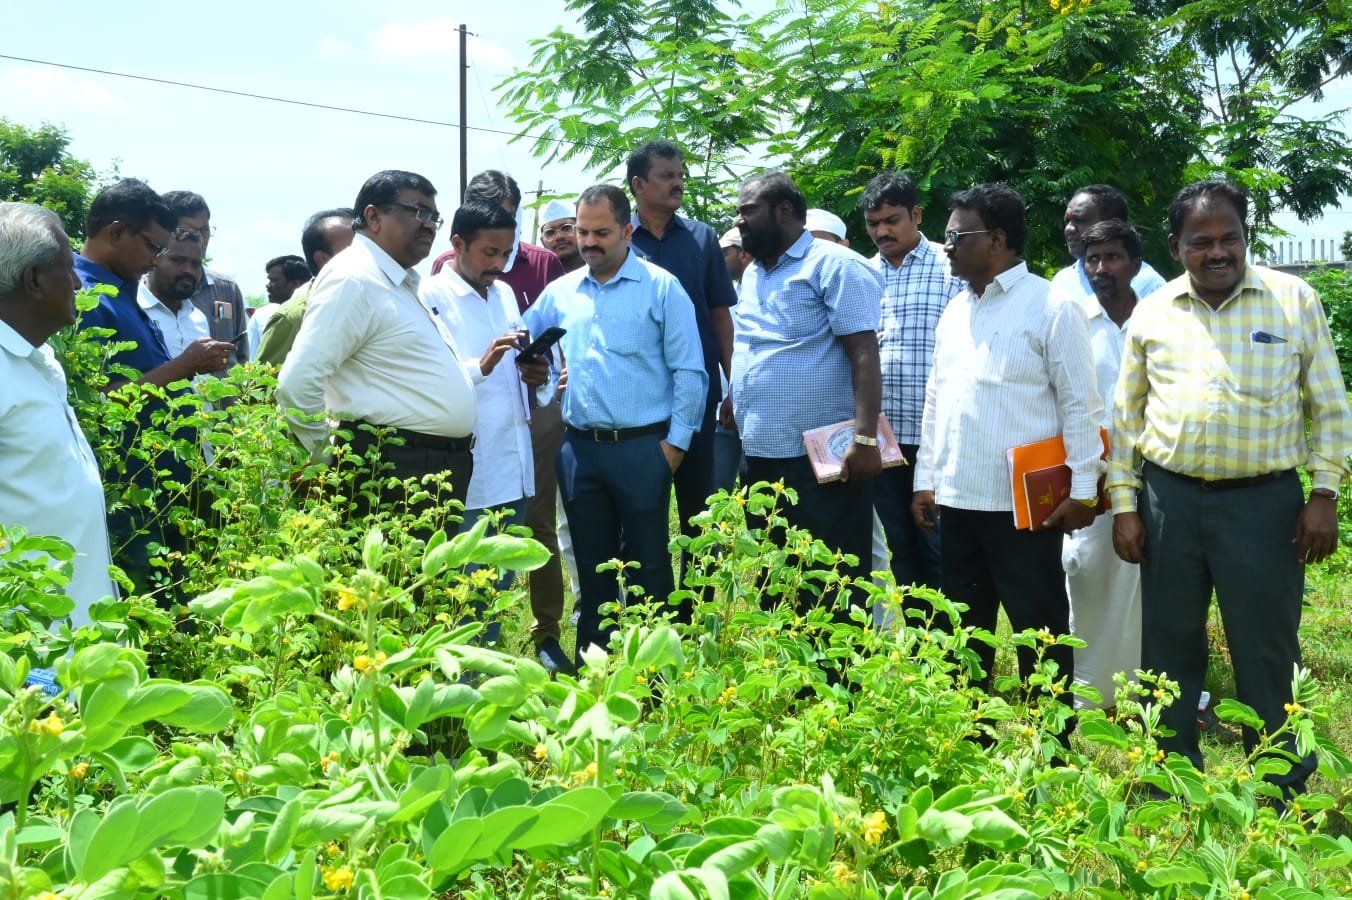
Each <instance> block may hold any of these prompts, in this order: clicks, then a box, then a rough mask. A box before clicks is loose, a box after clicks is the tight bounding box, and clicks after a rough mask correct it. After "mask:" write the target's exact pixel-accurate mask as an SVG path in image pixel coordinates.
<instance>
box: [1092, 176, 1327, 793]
mask: <svg viewBox="0 0 1352 900" xmlns="http://www.w3.org/2000/svg"><path fill="white" fill-rule="evenodd" d="M1248 212H1249V204H1248V198H1247V197H1246V196H1245V195H1244V193H1243V192H1242V191H1241V190H1240V189H1239V188H1237V187H1235V186H1234V185H1233V184H1230V183H1229V182H1225V181H1202V182H1197V183H1195V184H1191V185H1189V186H1188V187H1185V188H1184V189H1183V190H1181V191H1179V193H1178V195H1177V196H1176V197H1175V198H1174V202H1173V205H1172V206H1171V207H1170V210H1169V230H1170V235H1169V248H1170V251H1171V252H1172V254H1173V255H1174V258H1176V259H1178V260H1179V261H1180V262H1181V263H1182V264H1183V266H1184V268H1186V269H1187V273H1186V274H1185V275H1182V276H1180V277H1179V278H1176V279H1174V280H1173V281H1171V282H1169V283H1168V284H1167V285H1165V286H1164V287H1163V288H1161V289H1160V290H1159V291H1157V292H1155V293H1154V294H1152V295H1151V296H1150V297H1148V298H1147V299H1145V300H1143V301H1142V302H1141V303H1140V304H1139V305H1138V306H1137V308H1136V312H1135V314H1134V315H1133V316H1132V319H1131V326H1130V329H1129V331H1128V333H1127V342H1126V348H1125V350H1124V352H1123V356H1122V374H1121V377H1120V378H1119V380H1118V386H1117V399H1116V414H1115V416H1114V420H1113V426H1114V427H1113V453H1112V463H1111V466H1110V472H1109V476H1108V490H1109V493H1110V495H1111V498H1112V504H1113V515H1114V516H1115V518H1114V521H1113V544H1114V548H1115V549H1116V550H1117V553H1118V555H1119V556H1121V557H1122V558H1123V559H1124V560H1126V561H1127V562H1135V563H1140V564H1141V606H1142V622H1141V625H1142V642H1141V663H1142V668H1145V669H1150V670H1153V671H1155V672H1159V673H1164V674H1167V675H1168V677H1169V678H1170V679H1172V680H1174V681H1177V682H1178V685H1179V690H1180V696H1179V698H1178V699H1177V700H1176V701H1175V702H1174V703H1173V705H1172V706H1170V707H1169V708H1167V709H1165V710H1164V712H1163V714H1162V715H1161V723H1162V724H1163V725H1164V726H1165V727H1166V728H1169V729H1172V730H1173V732H1174V735H1173V736H1172V737H1168V738H1163V739H1161V741H1160V744H1161V746H1162V747H1163V748H1164V749H1165V750H1169V751H1173V752H1178V753H1182V754H1184V755H1185V756H1187V757H1188V758H1189V759H1191V760H1192V762H1193V763H1194V764H1195V765H1197V766H1198V767H1201V766H1202V763H1203V760H1202V754H1201V750H1200V748H1199V747H1198V728H1197V718H1196V716H1195V714H1194V710H1196V708H1197V699H1198V695H1199V694H1200V692H1201V690H1202V681H1203V679H1204V678H1205V676H1206V667H1207V649H1208V647H1207V633H1206V617H1207V610H1208V608H1209V607H1210V605H1211V593H1212V590H1213V589H1214V590H1215V593H1216V600H1217V603H1218V604H1219V605H1220V611H1221V618H1222V621H1223V622H1224V623H1225V633H1226V640H1227V642H1228V643H1229V646H1230V656H1231V659H1232V660H1233V663H1234V668H1235V687H1236V691H1237V693H1238V695H1239V699H1240V701H1241V702H1243V703H1246V704H1248V705H1249V706H1251V707H1253V708H1254V710H1255V711H1257V713H1258V715H1259V716H1260V717H1261V718H1262V719H1263V721H1264V722H1265V723H1266V729H1265V730H1266V731H1267V732H1269V733H1271V732H1273V731H1275V730H1276V729H1277V728H1279V727H1280V726H1281V725H1282V724H1283V723H1284V722H1285V721H1286V715H1287V708H1288V706H1289V704H1290V703H1291V702H1292V698H1291V677H1292V670H1293V668H1294V667H1296V666H1298V665H1299V664H1300V645H1299V643H1298V640H1297V631H1298V629H1299V626H1300V605H1301V593H1302V591H1303V588H1304V569H1303V564H1304V563H1307V562H1317V561H1319V560H1321V559H1324V558H1325V557H1327V556H1329V554H1331V553H1332V552H1333V551H1334V549H1335V548H1336V547H1337V543H1338V513H1337V499H1338V486H1339V484H1340V483H1341V482H1342V480H1343V478H1344V477H1345V476H1346V475H1347V473H1348V466H1347V455H1348V453H1349V451H1352V411H1349V408H1348V403H1347V391H1346V388H1345V387H1344V385H1343V379H1342V374H1341V373H1340V372H1339V369H1338V360H1337V357H1336V356H1335V354H1334V350H1333V341H1332V338H1331V337H1330V335H1329V328H1328V322H1327V320H1326V319H1325V317H1324V310H1323V307H1322V306H1321V305H1320V302H1319V297H1318V296H1317V295H1316V294H1315V292H1314V290H1313V289H1312V288H1310V286H1309V285H1307V284H1305V283H1304V282H1302V281H1300V280H1299V279H1297V278H1295V277H1293V276H1290V275H1285V274H1282V273H1280V272H1274V271H1272V270H1271V269H1266V268H1262V267H1260V266H1250V265H1246V263H1245V252H1246V249H1247V243H1248V231H1247V227H1246V225H1245V222H1246V220H1247V218H1248ZM1307 418H1308V419H1309V421H1310V438H1309V440H1308V441H1307V439H1306V436H1305V423H1306V419H1307ZM1299 465H1304V466H1305V467H1306V469H1307V470H1308V471H1309V473H1310V479H1311V481H1312V482H1313V489H1312V490H1311V491H1310V496H1309V499H1308V500H1306V498H1305V497H1304V496H1303V494H1302V490H1301V484H1300V479H1299V477H1298V476H1297V474H1296V471H1295V470H1296V467H1297V466H1299ZM1257 740H1258V734H1257V733H1256V732H1255V731H1254V730H1252V729H1249V728H1245V729H1244V741H1245V745H1246V746H1247V747H1248V748H1250V749H1252V748H1253V746H1254V745H1255V744H1256V743H1257ZM1280 743H1281V744H1282V745H1283V746H1284V747H1285V748H1286V749H1288V750H1290V751H1292V752H1294V750H1295V742H1294V739H1293V738H1291V737H1290V736H1284V737H1283V738H1281V739H1280ZM1314 769H1315V759H1314V755H1313V754H1308V755H1306V756H1304V757H1303V758H1300V759H1299V760H1298V761H1297V762H1296V763H1295V764H1294V765H1293V766H1292V768H1291V770H1290V771H1289V772H1287V773H1286V774H1272V775H1269V776H1268V778H1269V780H1270V781H1272V782H1274V783H1275V784H1277V785H1278V786H1280V787H1281V788H1282V789H1283V792H1284V793H1285V794H1286V796H1287V797H1288V798H1289V796H1290V795H1291V794H1292V793H1294V792H1299V791H1301V790H1303V789H1304V786H1305V780H1306V779H1307V778H1308V777H1309V775H1310V774H1311V773H1312V772H1313V771H1314Z"/></svg>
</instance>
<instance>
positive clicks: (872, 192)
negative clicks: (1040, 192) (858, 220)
mask: <svg viewBox="0 0 1352 900" xmlns="http://www.w3.org/2000/svg"><path fill="white" fill-rule="evenodd" d="M859 210H860V212H862V213H863V214H864V224H865V225H866V226H867V227H868V234H869V237H871V238H872V239H873V243H874V244H876V245H877V247H878V255H877V256H875V257H873V259H871V260H870V262H871V263H872V264H873V266H874V267H875V268H876V269H877V271H878V272H879V274H880V275H881V276H882V278H883V302H882V325H881V327H880V328H879V329H878V356H879V361H880V364H881V367H882V376H883V398H882V409H883V412H884V413H886V414H887V420H888V421H889V422H890V423H891V424H892V430H893V431H894V432H896V435H897V441H898V443H900V444H901V452H902V454H903V455H904V456H905V457H906V465H904V466H898V467H896V468H894V469H887V470H886V471H884V472H883V473H882V474H881V475H879V476H878V478H877V480H876V481H874V482H873V508H874V509H875V510H877V512H878V518H879V519H880V520H882V523H883V531H884V532H886V534H887V545H888V549H889V550H890V551H891V553H892V575H893V576H894V577H895V578H896V582H897V584H903V585H905V584H914V585H919V586H921V587H932V588H935V589H936V590H937V589H938V588H939V586H940V579H941V577H942V575H943V567H942V564H941V562H940V547H939V530H938V528H937V527H936V528H935V530H934V531H933V533H931V534H926V533H925V532H924V531H922V530H920V529H919V528H917V527H916V524H915V520H914V519H913V518H912V516H911V495H912V493H913V487H912V485H913V482H914V479H915V469H914V466H915V454H916V450H917V449H918V447H919V444H920V420H921V419H922V418H923V417H924V414H925V381H926V380H927V379H928V378H929V373H930V365H931V364H932V363H933V361H934V328H935V326H936V325H938V324H939V316H940V315H942V314H943V311H944V307H946V306H948V301H949V300H950V299H952V298H953V297H954V296H955V295H956V294H958V293H959V292H960V291H961V290H962V289H963V288H965V287H966V286H967V284H966V282H964V281H963V280H962V279H961V278H959V277H957V276H956V275H954V274H953V273H952V271H951V269H950V267H949V265H948V260H947V259H946V258H945V257H944V254H943V248H942V247H941V246H940V245H938V244H934V243H931V242H930V241H928V240H926V239H925V236H924V235H923V234H921V233H920V223H921V221H922V218H923V215H924V211H923V210H922V209H921V208H920V205H919V195H918V193H917V191H916V188H915V183H914V182H912V181H911V179H910V176H908V175H906V174H904V173H901V172H884V173H882V174H881V175H878V176H877V177H875V178H874V179H873V180H872V181H870V182H869V183H868V187H866V188H865V189H864V193H863V194H862V195H861V196H860V198H859ZM935 524H936V525H937V524H938V523H935Z"/></svg>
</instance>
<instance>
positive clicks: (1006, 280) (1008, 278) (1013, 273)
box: [985, 260, 1028, 297]
mask: <svg viewBox="0 0 1352 900" xmlns="http://www.w3.org/2000/svg"><path fill="white" fill-rule="evenodd" d="M1026 277H1028V263H1026V262H1024V261H1023V260H1019V263H1018V265H1016V266H1011V267H1010V268H1008V269H1005V270H1004V271H1003V272H1001V273H1000V274H999V275H996V276H995V280H994V281H992V282H991V284H994V285H998V286H999V288H1000V290H998V291H997V292H996V293H997V294H1007V293H1009V292H1010V291H1012V290H1014V286H1015V285H1017V284H1018V283H1019V282H1020V281H1023V279H1024V278H1026ZM990 292H991V289H990V285H987V286H986V290H985V296H987V297H989V296H990Z"/></svg>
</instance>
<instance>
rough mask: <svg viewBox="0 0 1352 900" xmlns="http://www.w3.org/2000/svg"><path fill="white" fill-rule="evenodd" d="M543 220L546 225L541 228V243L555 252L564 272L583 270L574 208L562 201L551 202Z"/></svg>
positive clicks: (546, 207)
mask: <svg viewBox="0 0 1352 900" xmlns="http://www.w3.org/2000/svg"><path fill="white" fill-rule="evenodd" d="M541 218H542V219H543V220H544V224H543V225H541V226H540V241H541V242H542V243H543V244H544V245H545V246H546V247H548V248H549V249H550V250H553V251H554V255H555V256H557V257H558V258H559V262H561V263H563V271H565V272H575V271H577V270H578V269H580V268H582V266H583V262H582V252H581V251H580V250H578V249H577V235H576V234H575V233H574V231H573V226H574V225H576V224H577V216H575V215H573V207H571V206H569V205H568V204H567V203H565V202H563V201H562V200H550V201H549V203H548V204H546V206H545V212H544V215H543V216H541Z"/></svg>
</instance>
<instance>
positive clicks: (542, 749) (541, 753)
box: [535, 744, 549, 759]
mask: <svg viewBox="0 0 1352 900" xmlns="http://www.w3.org/2000/svg"><path fill="white" fill-rule="evenodd" d="M548 755H549V748H548V747H546V746H545V745H544V744H536V745H535V758H536V759H544V758H545V757H546V756H548Z"/></svg>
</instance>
